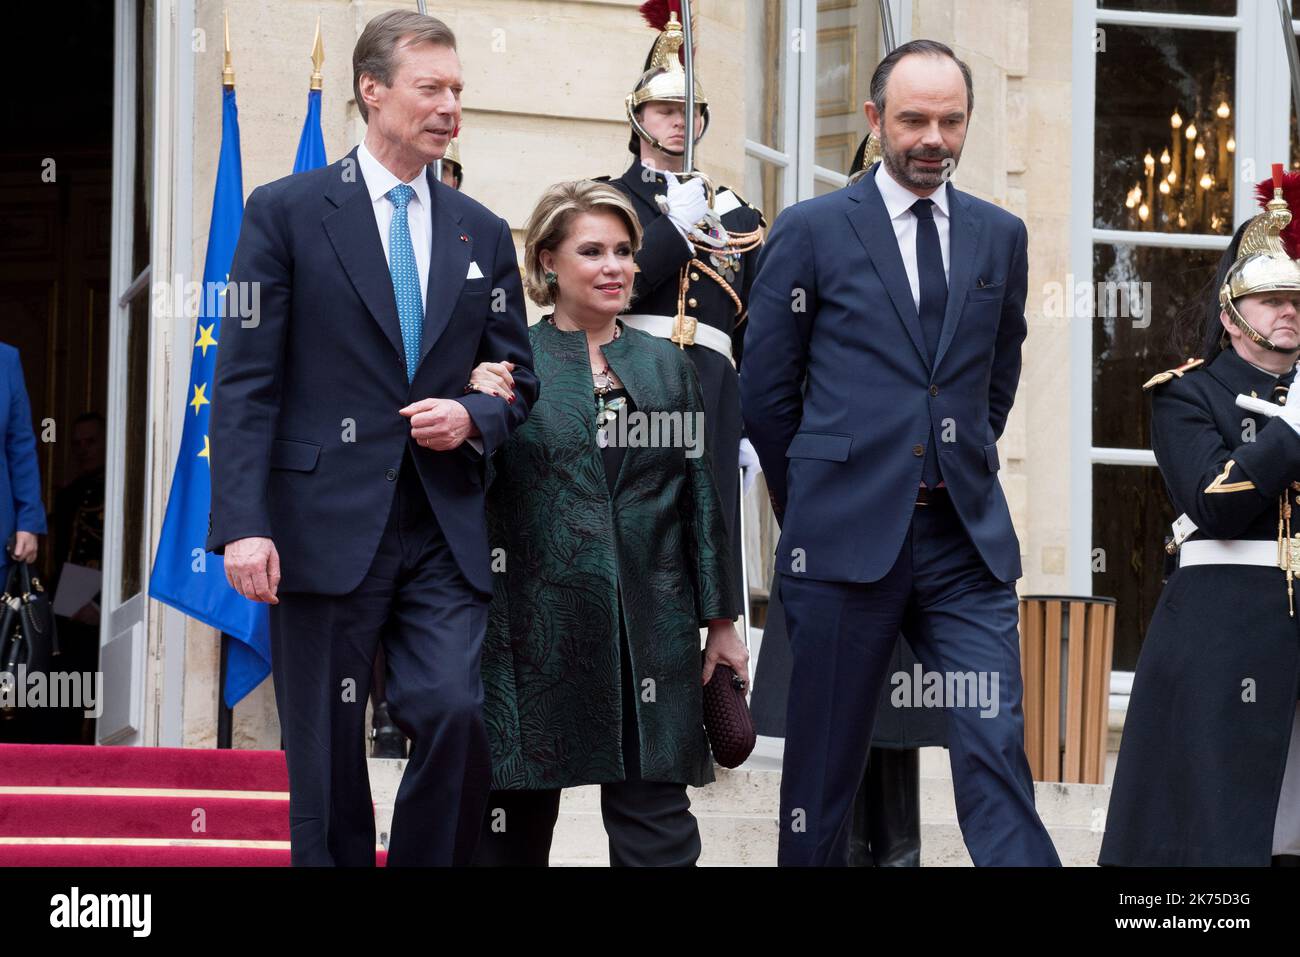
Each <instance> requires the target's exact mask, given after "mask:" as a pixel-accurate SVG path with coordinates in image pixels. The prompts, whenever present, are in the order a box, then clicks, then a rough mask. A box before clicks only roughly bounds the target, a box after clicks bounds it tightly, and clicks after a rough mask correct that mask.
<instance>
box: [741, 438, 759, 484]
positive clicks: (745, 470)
mask: <svg viewBox="0 0 1300 957" xmlns="http://www.w3.org/2000/svg"><path fill="white" fill-rule="evenodd" d="M761 471H763V466H762V464H761V463H760V462H759V461H758V453H757V452H755V451H754V446H753V443H751V442H750V441H749V439H741V440H740V477H741V478H740V494H741V496H742V497H743V496H745V495H748V494H749V490H750V488H751V487H752V486H753V484H754V479H756V478H758V473H759V472H761Z"/></svg>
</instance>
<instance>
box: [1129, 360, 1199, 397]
mask: <svg viewBox="0 0 1300 957" xmlns="http://www.w3.org/2000/svg"><path fill="white" fill-rule="evenodd" d="M1204 364H1205V360H1204V359H1188V360H1187V361H1186V362H1184V363H1183V364H1182V365H1180V366H1179V367H1178V368H1177V369H1166V370H1165V371H1164V372H1157V373H1156V374H1155V375H1153V376H1152V377H1151V378H1149V379H1147V381H1146V382H1144V383H1143V384H1142V391H1143V392H1146V391H1148V390H1150V389H1154V388H1155V387H1156V386H1158V385H1164V384H1165V383H1166V382H1168V381H1169V380H1170V379H1181V378H1182V377H1183V373H1184V372H1190V371H1191V370H1192V369H1195V368H1196V367H1197V366H1201V365H1204Z"/></svg>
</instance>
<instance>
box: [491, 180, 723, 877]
mask: <svg viewBox="0 0 1300 957" xmlns="http://www.w3.org/2000/svg"><path fill="white" fill-rule="evenodd" d="M640 239H641V229H640V225H639V223H638V220H637V217H636V213H635V212H634V211H633V210H632V208H631V207H630V206H629V205H628V203H627V200H626V199H624V198H623V196H622V195H621V194H620V193H619V192H618V191H617V190H615V189H613V188H612V187H610V186H607V185H605V184H603V183H596V182H591V181H580V182H576V183H561V184H559V185H557V186H554V187H552V188H551V189H550V190H548V191H547V193H546V194H545V195H544V196H543V197H542V200H541V202H540V203H539V204H538V206H537V209H536V210H534V212H533V215H532V217H531V219H530V221H529V224H528V227H527V236H526V241H525V252H524V264H525V273H526V275H525V286H526V288H527V290H528V293H529V295H530V296H531V297H532V298H533V300H534V301H535V302H537V303H538V304H539V305H543V306H553V307H554V313H553V314H552V315H549V316H547V317H545V318H544V319H543V320H542V321H541V322H538V323H537V324H536V325H534V326H533V327H532V328H531V330H530V335H531V339H532V347H533V355H534V357H535V362H534V369H535V371H536V373H537V376H538V378H539V380H540V381H541V397H540V399H539V400H538V401H537V402H536V403H535V404H534V406H533V408H532V411H531V413H530V415H529V417H528V421H527V422H526V423H525V424H524V425H523V426H521V427H520V429H519V430H517V431H516V432H515V434H514V436H513V437H512V438H511V441H510V442H509V443H508V444H507V445H506V446H505V447H504V448H502V449H501V450H500V451H498V453H497V454H496V456H495V458H494V459H493V462H492V469H493V475H492V478H491V480H490V481H491V485H490V487H489V490H488V528H489V536H490V539H491V545H492V549H493V551H492V555H493V568H494V571H495V572H496V576H495V589H494V594H493V600H492V608H491V612H490V616H489V622H488V633H487V638H486V641H485V643H484V646H483V680H484V689H485V703H484V710H485V717H486V721H487V727H488V735H489V738H490V740H491V745H492V764H493V768H492V771H493V774H492V783H493V788H494V791H493V793H492V797H491V800H490V801H489V802H488V811H487V815H486V817H485V819H484V825H483V832H482V835H481V839H480V845H479V851H478V855H477V858H476V859H477V862H478V863H480V864H495V865H511V864H513V865H528V864H536V865H545V864H546V863H547V859H548V856H549V852H550V845H551V834H552V832H553V830H554V827H555V822H556V818H557V817H558V813H559V805H560V790H561V789H562V788H566V787H575V786H577V785H584V784H599V785H601V810H602V812H603V817H604V822H605V830H606V833H607V835H608V837H609V852H610V861H611V863H612V864H615V865H652V866H672V865H678V866H688V865H691V864H694V863H695V861H696V859H697V858H698V856H699V851H700V838H699V829H698V827H697V826H696V822H695V819H694V817H693V816H692V815H691V813H690V801H689V799H688V798H687V796H686V786H687V785H688V784H689V785H694V786H700V785H703V784H706V783H708V782H709V781H712V780H713V765H712V761H711V759H710V755H709V749H708V742H707V739H706V738H705V734H704V728H703V718H702V712H701V706H702V686H703V684H704V683H706V682H707V681H708V680H709V678H710V676H711V675H712V672H713V667H714V665H715V664H716V663H717V662H719V661H721V662H725V663H727V664H729V665H731V667H732V668H734V669H735V670H736V672H737V673H738V674H739V675H740V676H741V677H742V678H745V679H748V657H749V656H748V652H747V651H746V650H745V647H744V645H743V644H742V643H741V641H740V639H739V637H738V636H737V634H736V629H735V626H734V625H733V623H732V619H733V617H734V615H735V613H736V609H735V608H733V607H732V604H733V599H732V597H731V596H732V595H733V591H732V584H731V581H730V577H729V576H730V571H729V565H728V562H727V557H726V556H727V555H728V554H729V553H728V546H727V541H726V537H725V535H726V533H725V529H724V524H723V520H722V513H721V509H720V506H719V503H718V495H717V492H716V490H715V488H714V485H713V481H712V478H711V476H710V471H709V462H708V458H707V455H706V453H705V442H704V435H703V427H704V421H703V420H704V413H703V409H704V403H703V400H702V398H701V394H700V387H699V384H698V382H697V381H696V377H695V370H694V367H693V366H692V364H691V362H690V360H689V359H688V358H687V357H686V356H685V354H684V353H683V352H682V351H681V350H680V349H678V348H677V347H676V346H674V345H673V344H672V343H670V342H668V341H667V340H663V339H657V338H655V337H653V336H650V335H647V334H645V333H642V332H640V331H638V330H636V329H632V328H630V327H628V326H625V325H623V323H621V322H620V321H618V319H617V316H618V314H619V313H620V312H621V311H622V310H623V309H624V308H626V306H627V304H628V299H629V296H630V294H631V290H632V280H633V271H634V263H633V256H634V255H635V253H636V250H637V246H638V244H639V243H640ZM510 381H511V380H510V374H509V368H508V365H500V366H495V367H494V366H488V367H486V368H483V367H481V368H480V369H479V370H476V372H475V378H474V379H473V380H472V382H471V386H472V387H475V388H479V389H484V390H495V391H497V392H498V393H500V394H503V395H504V397H506V398H507V399H509V398H510V397H511V396H510V391H509V388H510ZM703 627H707V628H708V639H707V642H706V646H705V656H704V661H703V665H702V664H701V655H700V629H701V628H703Z"/></svg>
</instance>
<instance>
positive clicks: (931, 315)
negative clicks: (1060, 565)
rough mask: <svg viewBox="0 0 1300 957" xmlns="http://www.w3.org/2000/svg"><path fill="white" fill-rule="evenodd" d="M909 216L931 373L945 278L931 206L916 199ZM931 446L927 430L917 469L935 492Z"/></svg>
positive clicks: (940, 327)
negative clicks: (913, 222) (912, 220)
mask: <svg viewBox="0 0 1300 957" xmlns="http://www.w3.org/2000/svg"><path fill="white" fill-rule="evenodd" d="M912 213H913V215H915V216H916V278H917V281H918V284H919V285H920V287H921V304H920V307H919V308H918V309H917V314H918V316H919V318H920V320H921V334H922V335H923V336H925V348H926V351H927V352H928V353H929V354H930V368H931V369H933V368H934V360H935V356H936V355H938V352H939V334H940V333H942V332H943V311H944V308H945V307H946V306H947V305H948V278H947V276H945V275H944V272H943V250H942V249H940V248H939V227H938V226H936V225H935V224H934V203H933V202H932V201H931V200H928V199H918V200H917V201H916V202H915V203H913V204H912ZM934 442H935V435H934V429H933V427H931V429H930V441H929V442H927V443H926V447H925V462H924V463H923V464H922V466H921V481H923V482H924V483H925V484H926V485H927V486H929V487H930V488H935V487H936V486H938V484H939V483H940V482H941V481H942V480H943V477H942V475H940V473H939V456H938V449H936V448H935V444H934Z"/></svg>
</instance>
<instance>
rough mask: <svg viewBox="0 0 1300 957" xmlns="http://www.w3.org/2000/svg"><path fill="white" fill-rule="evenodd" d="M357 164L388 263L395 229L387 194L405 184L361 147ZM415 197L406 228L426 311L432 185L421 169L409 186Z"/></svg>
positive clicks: (431, 227)
mask: <svg viewBox="0 0 1300 957" xmlns="http://www.w3.org/2000/svg"><path fill="white" fill-rule="evenodd" d="M357 163H358V165H360V167H361V178H362V179H364V180H365V181H366V189H367V190H368V191H369V193H370V205H371V206H372V207H373V208H374V211H375V225H376V226H378V227H379V241H380V242H381V243H383V246H384V260H385V261H389V254H388V230H389V229H390V228H391V227H392V225H393V208H394V207H393V201H392V200H390V199H389V198H388V195H387V194H388V191H389V190H390V189H392V188H393V187H394V186H397V185H399V184H400V183H401V182H402V181H401V180H400V179H398V178H397V176H396V175H395V174H393V173H392V172H390V171H389V170H388V168H387V167H385V166H384V165H383V164H382V163H380V162H379V160H377V159H375V156H374V154H373V153H371V152H370V150H368V149H366V144H365V143H362V144H361V145H360V146H359V147H358V148H357ZM406 185H407V186H410V187H411V188H412V189H413V190H415V195H414V196H413V197H412V198H411V201H410V202H409V203H408V204H407V206H406V224H407V227H408V228H409V229H410V231H411V248H412V249H413V250H414V251H415V268H416V269H418V270H419V272H420V306H421V308H425V307H426V306H427V303H425V301H424V296H425V290H427V289H428V288H429V255H430V251H431V250H432V249H433V220H432V219H431V218H430V216H429V181H428V180H427V179H426V178H425V175H424V170H423V169H421V170H420V173H419V175H418V176H416V177H415V179H413V180H411V181H410V182H409V183H407V184H406Z"/></svg>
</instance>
